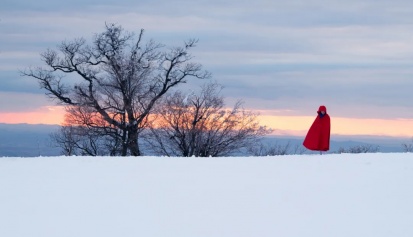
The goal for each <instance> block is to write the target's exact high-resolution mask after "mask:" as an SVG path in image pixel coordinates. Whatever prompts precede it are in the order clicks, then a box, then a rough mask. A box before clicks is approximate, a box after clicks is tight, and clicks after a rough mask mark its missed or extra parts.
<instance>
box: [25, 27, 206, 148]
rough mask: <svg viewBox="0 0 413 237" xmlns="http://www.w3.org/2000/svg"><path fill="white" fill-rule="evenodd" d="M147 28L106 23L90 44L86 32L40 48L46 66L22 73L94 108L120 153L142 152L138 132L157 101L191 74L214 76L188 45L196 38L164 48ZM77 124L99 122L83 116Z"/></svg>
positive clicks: (61, 99)
mask: <svg viewBox="0 0 413 237" xmlns="http://www.w3.org/2000/svg"><path fill="white" fill-rule="evenodd" d="M143 32H144V31H143V30H141V31H140V33H139V34H138V35H137V36H136V35H134V34H132V33H128V32H126V31H125V30H124V29H123V28H122V27H121V26H118V25H114V24H107V25H106V27H105V30H104V31H103V32H102V33H100V34H96V35H95V37H94V39H93V42H92V43H91V44H88V43H87V42H86V40H85V39H83V38H80V39H75V40H73V41H67V42H66V41H64V42H62V43H61V45H60V46H59V47H58V50H57V51H55V50H51V49H49V50H47V51H46V52H44V53H42V54H41V58H42V60H43V62H44V63H45V64H46V67H39V68H29V69H26V70H24V71H23V72H22V74H23V75H25V76H29V77H33V78H35V79H37V80H38V81H39V83H40V86H41V88H43V89H45V90H46V94H47V95H48V96H50V97H51V98H53V99H56V100H57V102H58V103H59V104H63V105H66V106H70V108H72V109H73V108H75V109H74V110H72V111H76V110H77V111H83V112H87V113H90V115H91V116H96V117H97V118H98V120H101V122H103V123H104V126H103V127H104V128H111V130H116V135H114V136H115V137H116V139H119V144H120V155H123V156H125V155H133V156H139V155H141V150H140V148H139V143H138V141H139V136H140V133H141V132H142V131H143V129H144V128H145V126H146V120H147V119H148V116H149V115H150V114H151V111H152V110H153V108H154V106H155V104H156V103H157V101H158V100H159V99H160V98H161V97H162V96H164V95H165V94H166V93H167V92H168V91H169V90H170V89H171V88H173V87H176V86H177V85H179V84H181V83H184V82H186V80H187V79H188V78H191V77H194V78H200V79H203V78H208V77H209V76H210V74H209V73H208V72H206V71H203V70H202V66H201V65H200V64H198V63H194V62H192V56H191V54H190V53H189V51H190V50H191V49H192V48H193V47H195V44H196V43H197V41H196V40H193V39H192V40H189V41H187V42H185V43H184V46H183V47H174V48H171V49H164V46H163V45H161V44H159V43H156V42H154V41H153V40H149V41H148V42H146V43H144V41H143ZM74 126H84V127H86V128H90V129H92V128H93V129H95V130H96V129H97V127H99V126H88V124H82V123H81V122H80V123H77V124H74ZM102 131H104V129H99V132H102ZM93 132H96V131H93ZM88 134H90V133H88ZM108 137H109V136H108ZM114 139H115V138H114ZM114 142H116V143H118V141H114Z"/></svg>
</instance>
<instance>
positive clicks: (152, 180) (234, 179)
mask: <svg viewBox="0 0 413 237" xmlns="http://www.w3.org/2000/svg"><path fill="white" fill-rule="evenodd" d="M412 223H413V154H409V153H407V154H406V153H376V154H358V155H357V154H341V155H322V156H320V155H302V156H279V157H265V158H262V157H231V158H167V157H136V158H134V157H126V158H121V157H111V158H109V157H96V158H95V157H40V158H0V236H2V237H137V236H139V237H158V236H159V237H267V236H268V237H277V236H280V237H292V236H294V237H411V236H413V224H412Z"/></svg>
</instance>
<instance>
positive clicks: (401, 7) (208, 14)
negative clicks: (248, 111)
mask: <svg viewBox="0 0 413 237" xmlns="http://www.w3.org/2000/svg"><path fill="white" fill-rule="evenodd" d="M105 22H110V23H117V24H120V25H122V26H123V27H124V28H125V29H126V30H128V31H139V30H140V29H141V28H144V29H145V36H146V39H150V38H153V39H155V40H157V41H159V42H161V43H164V44H166V45H169V46H177V45H180V44H181V43H182V42H183V41H184V40H186V39H188V38H198V39H199V44H198V47H197V48H196V49H195V50H194V52H193V54H194V56H195V60H197V61H198V62H200V63H202V64H203V66H204V67H205V69H207V70H208V71H210V72H212V74H213V79H214V80H216V81H218V82H219V83H221V84H223V85H224V86H225V89H224V91H223V93H224V95H225V96H226V97H227V99H228V103H231V102H232V101H234V100H236V99H243V100H244V101H245V106H246V107H248V108H254V109H260V110H273V111H274V112H273V114H276V115H314V114H315V110H316V109H317V108H318V106H319V105H320V104H325V105H326V106H327V108H328V109H329V112H330V114H334V116H340V117H360V118H408V119H412V118H413V93H412V89H413V2H412V1H404V0H393V1H383V0H381V1H380V0H378V1H377V0H361V1H355V0H350V1H341V0H340V1H322V0H301V1H280V0H275V1H274V0H273V1H265V0H255V1H239V0H238V1H235V0H226V1H217V0H212V1H211V0H208V1H193V0H192V1H183V0H180V1H169V0H155V1H123V0H119V1H106V0H101V1H88V3H85V1H80V0H75V1H52V0H38V1H30V0H27V1H22V0H20V1H19V0H6V1H4V0H3V1H2V4H1V8H0V112H7V111H27V110H33V109H35V108H37V107H41V106H47V105H53V102H51V101H48V100H47V99H46V97H45V96H44V95H43V94H44V91H42V90H40V89H39V87H38V85H37V82H36V81H35V80H34V79H31V78H25V77H20V75H19V72H18V70H19V69H24V68H27V67H28V66H36V65H40V64H41V62H40V57H39V54H40V53H41V52H43V51H44V50H46V49H47V48H54V47H55V46H57V45H58V44H59V43H60V42H61V41H63V40H70V39H73V38H75V37H84V38H86V39H87V40H90V39H91V38H92V36H93V34H94V33H99V32H101V31H102V30H103V28H104V24H105ZM197 83H198V84H199V82H197ZM194 84H196V83H194ZM16 98H19V99H18V100H17V99H16ZM277 111H280V112H277Z"/></svg>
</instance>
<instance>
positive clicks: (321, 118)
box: [303, 105, 330, 153]
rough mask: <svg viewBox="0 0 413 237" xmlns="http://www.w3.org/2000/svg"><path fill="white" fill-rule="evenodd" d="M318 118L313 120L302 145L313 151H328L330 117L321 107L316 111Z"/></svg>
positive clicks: (324, 108) (325, 109)
mask: <svg viewBox="0 0 413 237" xmlns="http://www.w3.org/2000/svg"><path fill="white" fill-rule="evenodd" d="M317 113H318V116H317V118H316V119H315V120H314V122H313V124H312V125H311V127H310V129H309V130H308V133H307V136H306V137H305V139H304V142H303V145H304V146H305V147H306V148H307V149H309V150H313V151H320V153H321V151H328V150H329V149H330V116H329V115H328V114H327V108H326V107H325V106H324V105H322V106H320V108H319V109H318V111H317Z"/></svg>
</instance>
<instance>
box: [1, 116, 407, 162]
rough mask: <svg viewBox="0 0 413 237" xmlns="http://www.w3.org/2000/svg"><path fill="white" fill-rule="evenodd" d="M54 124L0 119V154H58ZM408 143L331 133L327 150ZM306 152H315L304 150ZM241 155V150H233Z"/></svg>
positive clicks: (277, 141)
mask: <svg viewBox="0 0 413 237" xmlns="http://www.w3.org/2000/svg"><path fill="white" fill-rule="evenodd" d="M58 128H59V126H58V125H45V124H36V125H32V124H2V123H0V157H3V156H9V157H16V156H18V157H35V156H56V155H60V149H59V148H56V147H53V146H52V144H51V141H50V134H51V133H52V132H55V131H57V130H58ZM303 139H304V138H303V137H296V136H295V137H294V136H268V137H265V138H264V139H263V142H264V143H266V144H268V145H278V146H285V145H286V144H287V143H290V147H291V148H294V147H296V146H297V147H302V145H301V144H302V142H303ZM403 143H412V140H411V139H410V138H397V137H375V136H339V135H332V136H331V146H330V151H329V152H328V153H334V152H337V151H338V149H339V148H344V149H348V148H350V147H355V146H364V145H372V146H379V152H403V149H402V144H403ZM305 153H306V154H311V153H316V152H310V151H306V152H305ZM237 155H243V154H237Z"/></svg>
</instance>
